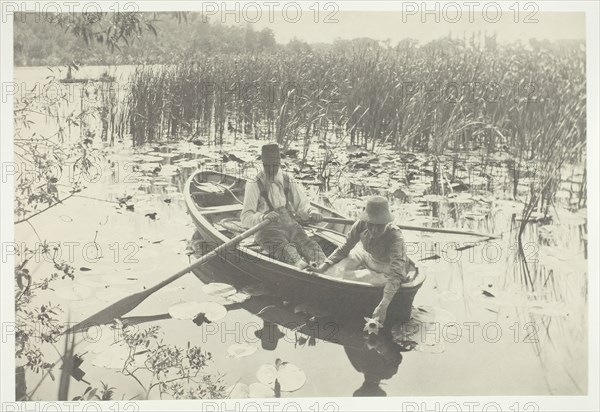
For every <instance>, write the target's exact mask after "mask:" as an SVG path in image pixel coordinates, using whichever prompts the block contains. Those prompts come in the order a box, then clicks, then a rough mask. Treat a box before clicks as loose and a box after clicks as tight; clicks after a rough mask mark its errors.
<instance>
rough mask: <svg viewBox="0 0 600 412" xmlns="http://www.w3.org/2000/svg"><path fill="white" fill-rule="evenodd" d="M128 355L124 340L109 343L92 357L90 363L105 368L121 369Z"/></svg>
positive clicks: (127, 347)
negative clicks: (112, 343)
mask: <svg viewBox="0 0 600 412" xmlns="http://www.w3.org/2000/svg"><path fill="white" fill-rule="evenodd" d="M128 357H129V346H127V344H126V343H125V342H119V343H117V344H114V345H110V346H109V347H108V348H105V350H103V351H102V352H100V353H98V355H97V356H96V357H95V358H94V359H92V365H94V366H97V367H99V368H105V369H122V368H123V365H124V364H125V361H126V360H127V358H128Z"/></svg>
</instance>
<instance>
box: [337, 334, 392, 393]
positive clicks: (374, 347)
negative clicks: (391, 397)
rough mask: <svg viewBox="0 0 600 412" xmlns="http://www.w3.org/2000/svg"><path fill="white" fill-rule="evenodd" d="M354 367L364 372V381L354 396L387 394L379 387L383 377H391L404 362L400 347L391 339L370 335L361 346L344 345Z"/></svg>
mask: <svg viewBox="0 0 600 412" xmlns="http://www.w3.org/2000/svg"><path fill="white" fill-rule="evenodd" d="M344 350H345V351H346V355H347V356H348V359H349V360H350V363H351V364H352V366H354V369H356V370H357V371H359V372H361V373H363V374H364V378H365V380H364V382H363V384H362V385H361V387H360V388H358V389H357V390H356V391H354V395H353V396H386V395H387V394H386V393H385V391H384V390H383V389H381V388H380V387H379V384H380V382H381V381H382V380H383V379H390V378H391V377H392V376H394V375H395V374H396V373H397V372H398V367H399V366H400V363H402V354H400V351H399V348H398V347H397V346H396V344H394V342H393V341H391V340H390V339H384V338H382V337H380V336H377V335H369V336H368V337H366V338H365V339H364V341H363V346H362V347H360V348H356V347H352V346H344Z"/></svg>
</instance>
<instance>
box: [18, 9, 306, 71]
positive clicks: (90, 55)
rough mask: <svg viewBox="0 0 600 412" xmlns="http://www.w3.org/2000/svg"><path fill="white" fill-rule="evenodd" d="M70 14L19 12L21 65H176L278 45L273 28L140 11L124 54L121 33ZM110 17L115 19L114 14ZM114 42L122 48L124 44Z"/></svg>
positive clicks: (194, 15)
mask: <svg viewBox="0 0 600 412" xmlns="http://www.w3.org/2000/svg"><path fill="white" fill-rule="evenodd" d="M178 17H179V18H178ZM66 18H67V16H66V15H65V16H61V15H58V16H57V18H47V17H46V16H44V17H42V18H41V17H40V16H35V15H34V14H32V13H27V14H21V13H17V14H15V16H14V64H15V66H57V65H68V64H70V63H72V62H74V63H77V64H83V65H108V64H139V63H151V64H154V63H172V62H173V61H176V60H178V59H181V58H194V57H195V56H201V55H206V54H243V53H246V52H249V53H261V52H265V51H273V50H275V49H277V48H278V45H277V43H276V41H275V36H274V34H273V31H272V30H271V29H269V28H265V29H262V30H260V31H256V30H254V28H253V27H252V25H249V24H248V25H246V26H245V27H242V26H233V27H231V26H224V25H222V24H215V23H211V22H210V21H208V19H203V17H202V15H201V14H200V13H187V14H185V18H184V19H182V18H181V16H179V15H178V16H177V17H176V14H175V13H136V14H135V16H130V17H129V22H128V25H127V26H126V27H127V29H129V30H132V31H133V32H134V33H133V35H127V36H123V37H122V38H121V39H124V40H125V41H124V42H122V43H121V46H122V47H120V48H122V50H121V53H115V52H114V47H106V46H107V45H109V46H112V43H110V40H109V39H108V37H109V36H111V37H115V34H114V31H113V32H112V33H110V31H104V29H103V30H98V29H96V30H94V29H95V27H94V26H93V25H90V24H86V23H85V22H84V21H83V19H82V18H81V16H80V20H81V21H82V22H81V24H79V25H77V24H72V23H68V22H66ZM104 18H105V19H106V20H108V19H110V18H112V19H114V14H113V16H112V17H107V16H104ZM96 26H100V23H96ZM106 26H114V21H107V24H106ZM98 33H101V34H98ZM73 34H75V36H73ZM94 35H95V36H96V38H95V39H93V38H92V37H93V36H94ZM298 43H300V44H301V42H299V41H297V42H296V43H295V44H296V46H297V45H298ZM114 45H115V46H116V47H119V43H118V42H115V43H114Z"/></svg>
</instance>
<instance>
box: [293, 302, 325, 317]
mask: <svg viewBox="0 0 600 412" xmlns="http://www.w3.org/2000/svg"><path fill="white" fill-rule="evenodd" d="M294 313H306V314H307V315H312V316H316V317H318V318H323V317H326V316H329V314H330V313H329V312H328V311H327V310H325V309H324V308H322V307H321V306H320V305H319V304H317V303H311V302H305V303H301V304H299V305H297V306H296V307H295V308H294Z"/></svg>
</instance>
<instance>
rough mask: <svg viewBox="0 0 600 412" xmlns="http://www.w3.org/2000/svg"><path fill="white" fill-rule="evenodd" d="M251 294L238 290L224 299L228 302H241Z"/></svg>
mask: <svg viewBox="0 0 600 412" xmlns="http://www.w3.org/2000/svg"><path fill="white" fill-rule="evenodd" d="M251 297H252V296H250V295H249V294H247V293H244V292H238V293H234V294H233V295H229V296H227V297H226V298H225V299H226V300H227V301H229V302H233V303H242V302H245V301H247V300H248V299H250V298H251Z"/></svg>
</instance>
